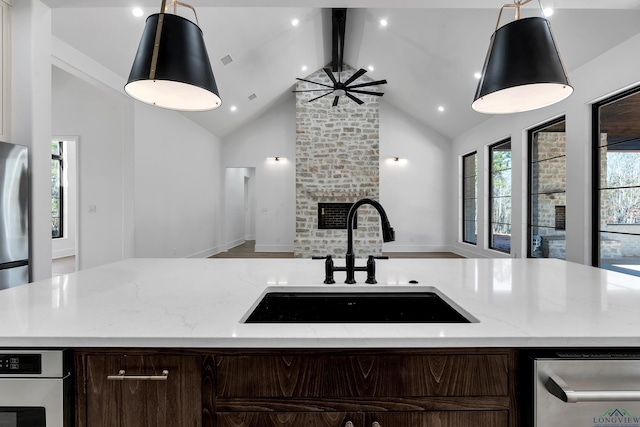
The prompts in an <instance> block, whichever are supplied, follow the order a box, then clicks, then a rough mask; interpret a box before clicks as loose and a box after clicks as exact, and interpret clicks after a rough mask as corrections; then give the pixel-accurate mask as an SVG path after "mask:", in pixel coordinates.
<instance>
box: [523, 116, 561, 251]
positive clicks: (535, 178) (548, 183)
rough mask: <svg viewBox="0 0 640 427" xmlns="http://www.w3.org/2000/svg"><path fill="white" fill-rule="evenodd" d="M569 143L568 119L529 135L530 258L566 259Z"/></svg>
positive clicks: (556, 121)
mask: <svg viewBox="0 0 640 427" xmlns="http://www.w3.org/2000/svg"><path fill="white" fill-rule="evenodd" d="M566 139H567V138H566V133H565V119H564V117H561V118H559V119H557V120H554V121H552V122H549V123H545V124H543V125H542V126H539V127H537V128H535V129H531V130H530V131H529V226H528V235H529V249H528V254H527V255H528V256H529V257H530V258H559V259H566V234H565V218H566V211H565V209H566V205H567V203H566V200H567V198H566V186H567V184H566V183H567V165H566Z"/></svg>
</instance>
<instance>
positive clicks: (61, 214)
mask: <svg viewBox="0 0 640 427" xmlns="http://www.w3.org/2000/svg"><path fill="white" fill-rule="evenodd" d="M52 142H56V143H58V148H59V150H58V151H59V154H53V153H51V161H52V162H53V161H57V162H58V167H59V171H60V176H59V181H58V194H59V196H60V197H59V198H58V199H59V202H58V213H59V216H58V220H59V234H58V236H53V228H52V236H51V238H52V239H62V238H64V237H65V232H64V228H65V227H64V226H65V220H64V203H65V200H64V185H62V177H63V170H64V141H55V140H52ZM51 198H52V200H53V194H51ZM52 214H53V212H52ZM51 218H53V215H52V216H51ZM52 227H53V223H52Z"/></svg>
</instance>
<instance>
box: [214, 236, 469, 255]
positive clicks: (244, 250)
mask: <svg viewBox="0 0 640 427" xmlns="http://www.w3.org/2000/svg"><path fill="white" fill-rule="evenodd" d="M383 255H385V256H388V257H389V258H464V257H462V256H460V255H458V254H454V253H453V252H383ZM209 258H294V256H293V252H256V242H255V240H247V241H246V242H245V243H243V244H241V245H239V246H236V247H235V248H231V249H229V250H228V251H227V252H220V253H219V254H216V255H213V256H211V257H209Z"/></svg>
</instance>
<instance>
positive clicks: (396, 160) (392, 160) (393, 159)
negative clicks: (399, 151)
mask: <svg viewBox="0 0 640 427" xmlns="http://www.w3.org/2000/svg"><path fill="white" fill-rule="evenodd" d="M387 163H389V164H393V165H401V164H405V163H407V159H403V158H402V157H389V158H388V159H387Z"/></svg>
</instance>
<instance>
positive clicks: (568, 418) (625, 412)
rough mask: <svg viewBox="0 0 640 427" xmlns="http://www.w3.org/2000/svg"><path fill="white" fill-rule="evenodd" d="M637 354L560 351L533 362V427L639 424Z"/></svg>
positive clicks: (627, 426)
mask: <svg viewBox="0 0 640 427" xmlns="http://www.w3.org/2000/svg"><path fill="white" fill-rule="evenodd" d="M639 358H640V355H639V354H637V353H631V352H559V353H557V354H556V355H555V356H554V357H552V358H538V359H536V360H535V362H534V379H535V387H534V407H535V424H534V425H535V426H536V427H556V426H557V427H640V360H638V359H639Z"/></svg>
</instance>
